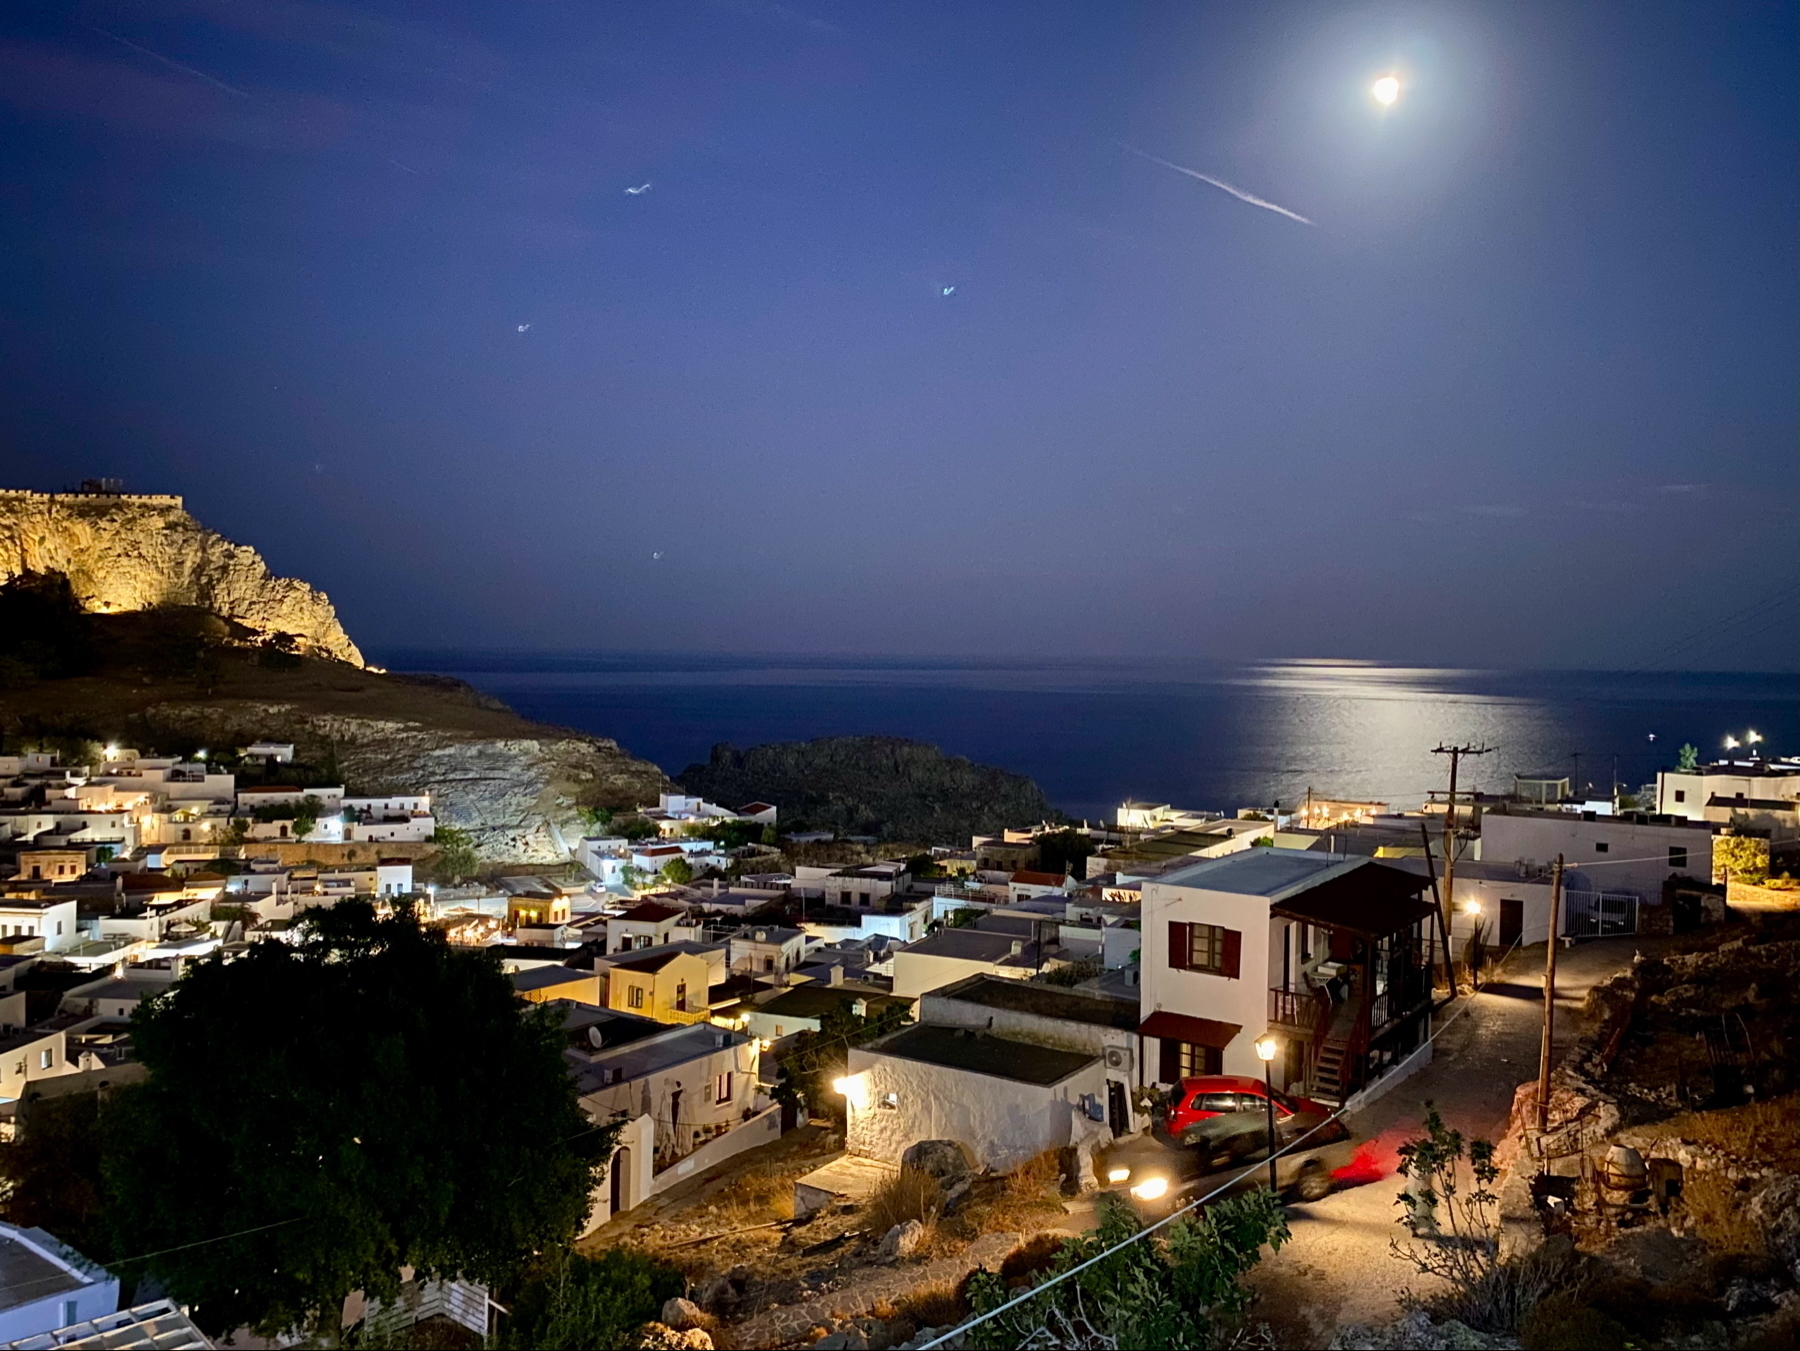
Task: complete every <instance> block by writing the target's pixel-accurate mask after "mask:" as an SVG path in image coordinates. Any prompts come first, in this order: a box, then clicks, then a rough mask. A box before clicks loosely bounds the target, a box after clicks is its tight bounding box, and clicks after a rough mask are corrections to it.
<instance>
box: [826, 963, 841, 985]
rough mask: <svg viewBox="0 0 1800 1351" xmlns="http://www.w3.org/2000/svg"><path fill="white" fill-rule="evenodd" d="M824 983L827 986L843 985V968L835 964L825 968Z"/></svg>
mask: <svg viewBox="0 0 1800 1351" xmlns="http://www.w3.org/2000/svg"><path fill="white" fill-rule="evenodd" d="M825 983H826V984H827V985H842V984H843V983H844V968H843V967H841V966H837V965H835V964H834V965H832V966H830V967H827V968H826V972H825Z"/></svg>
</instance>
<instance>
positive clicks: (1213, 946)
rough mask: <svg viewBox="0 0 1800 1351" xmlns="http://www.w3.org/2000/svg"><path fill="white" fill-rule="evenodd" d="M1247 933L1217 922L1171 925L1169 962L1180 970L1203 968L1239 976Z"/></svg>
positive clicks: (1235, 977)
mask: <svg viewBox="0 0 1800 1351" xmlns="http://www.w3.org/2000/svg"><path fill="white" fill-rule="evenodd" d="M1243 946H1244V936H1243V935H1242V934H1240V933H1239V932H1238V931H1237V930H1236V929H1223V928H1220V927H1219V926H1218V925H1217V924H1181V923H1171V924H1170V925H1169V965H1170V966H1172V967H1174V968H1175V969H1176V970H1177V971H1204V972H1207V973H1209V974H1211V975H1215V976H1224V977H1225V978H1226V979H1228V980H1236V979H1237V977H1238V968H1239V965H1240V962H1241V960H1242V954H1243Z"/></svg>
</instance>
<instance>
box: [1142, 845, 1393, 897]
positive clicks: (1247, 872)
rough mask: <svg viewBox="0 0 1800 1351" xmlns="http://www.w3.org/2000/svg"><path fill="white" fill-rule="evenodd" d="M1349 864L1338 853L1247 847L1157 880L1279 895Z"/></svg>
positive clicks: (1164, 883)
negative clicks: (1337, 855) (1242, 850)
mask: <svg viewBox="0 0 1800 1351" xmlns="http://www.w3.org/2000/svg"><path fill="white" fill-rule="evenodd" d="M1361 861H1362V860H1360V859H1357V860H1354V861H1353V863H1360V862H1361ZM1349 866H1353V864H1352V863H1346V862H1345V860H1344V859H1342V858H1341V857H1340V858H1334V857H1332V856H1331V855H1330V854H1318V853H1313V852H1311V851H1308V850H1303V849H1266V848H1265V849H1247V850H1245V851H1244V852H1243V853H1241V854H1227V855H1226V856H1225V857H1224V858H1209V859H1202V860H1200V861H1199V862H1198V863H1195V864H1193V865H1191V866H1189V867H1186V868H1177V869H1175V870H1174V871H1173V872H1166V873H1164V874H1163V875H1162V876H1161V877H1159V878H1157V879H1156V882H1157V884H1158V885H1159V886H1166V887H1194V888H1196V889H1198V890H1201V891H1225V892H1230V893H1231V894H1233V895H1235V896H1279V895H1281V893H1283V892H1285V891H1290V890H1292V889H1293V888H1295V887H1302V886H1306V885H1308V884H1310V883H1313V882H1317V881H1319V880H1321V878H1322V876H1323V874H1325V873H1328V872H1330V871H1331V870H1332V869H1333V868H1344V867H1349Z"/></svg>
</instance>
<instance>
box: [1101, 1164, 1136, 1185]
mask: <svg viewBox="0 0 1800 1351" xmlns="http://www.w3.org/2000/svg"><path fill="white" fill-rule="evenodd" d="M1130 1176H1131V1169H1129V1168H1109V1169H1107V1170H1106V1180H1107V1182H1108V1183H1110V1184H1111V1185H1112V1186H1114V1187H1116V1186H1118V1185H1119V1184H1120V1183H1121V1182H1124V1181H1125V1180H1126V1179H1128V1178H1129V1177H1130Z"/></svg>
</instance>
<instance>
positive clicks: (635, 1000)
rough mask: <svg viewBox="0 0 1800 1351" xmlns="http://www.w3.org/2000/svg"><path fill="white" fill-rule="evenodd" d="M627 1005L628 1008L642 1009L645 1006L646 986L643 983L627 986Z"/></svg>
mask: <svg viewBox="0 0 1800 1351" xmlns="http://www.w3.org/2000/svg"><path fill="white" fill-rule="evenodd" d="M625 1005H626V1007H627V1008H633V1009H641V1008H643V1007H644V987H643V986H642V985H632V986H629V987H627V990H626V994H625Z"/></svg>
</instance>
